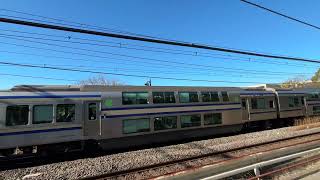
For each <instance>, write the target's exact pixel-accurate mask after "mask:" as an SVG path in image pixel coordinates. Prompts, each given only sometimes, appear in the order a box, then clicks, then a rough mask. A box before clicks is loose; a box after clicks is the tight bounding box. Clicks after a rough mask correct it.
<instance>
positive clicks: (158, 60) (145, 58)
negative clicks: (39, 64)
mask: <svg viewBox="0 0 320 180" xmlns="http://www.w3.org/2000/svg"><path fill="white" fill-rule="evenodd" d="M0 37H3V38H10V39H15V40H21V41H25V42H31V43H38V44H44V45H49V46H55V47H62V48H68V49H73V50H74V49H77V50H81V51H87V52H94V53H103V54H110V55H113V56H120V57H125V58H134V59H141V60H142V59H143V60H150V61H156V62H161V63H170V64H178V65H183V66H194V67H203V68H208V67H210V68H222V69H229V70H237V71H250V72H261V71H258V70H252V69H241V68H227V67H221V66H208V65H201V64H192V63H182V62H174V61H168V60H161V59H156V58H147V57H139V56H132V55H127V54H120V53H113V52H107V51H97V50H89V49H84V48H75V47H69V46H65V45H60V44H59V45H58V44H52V43H46V42H39V41H33V40H26V39H20V38H14V37H10V36H5V35H0ZM1 43H2V42H1ZM263 72H264V73H288V72H274V71H263ZM299 74H300V73H299Z"/></svg>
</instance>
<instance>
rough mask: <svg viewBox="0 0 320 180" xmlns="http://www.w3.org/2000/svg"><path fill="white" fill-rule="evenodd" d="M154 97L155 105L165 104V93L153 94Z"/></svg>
mask: <svg viewBox="0 0 320 180" xmlns="http://www.w3.org/2000/svg"><path fill="white" fill-rule="evenodd" d="M152 97H153V103H154V104H160V103H164V94H163V92H153V93H152Z"/></svg>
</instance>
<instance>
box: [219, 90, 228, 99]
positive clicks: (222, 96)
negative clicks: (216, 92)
mask: <svg viewBox="0 0 320 180" xmlns="http://www.w3.org/2000/svg"><path fill="white" fill-rule="evenodd" d="M223 94H226V95H227V96H224V95H223ZM220 95H221V100H222V102H230V97H229V93H228V91H221V92H220ZM225 97H227V98H228V100H225Z"/></svg>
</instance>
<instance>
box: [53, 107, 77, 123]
mask: <svg viewBox="0 0 320 180" xmlns="http://www.w3.org/2000/svg"><path fill="white" fill-rule="evenodd" d="M59 105H73V106H74V120H71V121H58V106H59ZM55 107H56V109H55V122H56V123H72V122H75V121H77V116H76V114H77V110H76V108H77V105H76V104H71V103H65V104H64V103H58V104H56V106H55Z"/></svg>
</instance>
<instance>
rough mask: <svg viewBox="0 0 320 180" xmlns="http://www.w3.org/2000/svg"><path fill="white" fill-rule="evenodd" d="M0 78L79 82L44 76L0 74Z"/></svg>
mask: <svg viewBox="0 0 320 180" xmlns="http://www.w3.org/2000/svg"><path fill="white" fill-rule="evenodd" d="M0 76H13V77H24V78H33V79H47V80H56V81H73V82H78V81H79V80H75V79H63V78H52V77H46V76H30V75H21V74H11V73H0Z"/></svg>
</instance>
